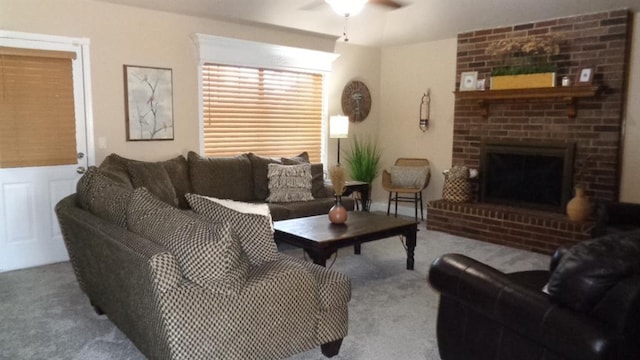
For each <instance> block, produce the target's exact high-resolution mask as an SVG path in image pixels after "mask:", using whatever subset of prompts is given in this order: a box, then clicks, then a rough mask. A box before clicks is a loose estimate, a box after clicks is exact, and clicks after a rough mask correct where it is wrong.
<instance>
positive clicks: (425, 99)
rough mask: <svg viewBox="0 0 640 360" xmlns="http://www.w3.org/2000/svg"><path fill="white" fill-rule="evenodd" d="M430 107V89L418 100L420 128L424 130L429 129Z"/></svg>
mask: <svg viewBox="0 0 640 360" xmlns="http://www.w3.org/2000/svg"><path fill="white" fill-rule="evenodd" d="M430 107H431V89H427V92H426V93H425V94H424V95H422V99H421V100H420V130H422V132H426V131H427V129H429V111H430Z"/></svg>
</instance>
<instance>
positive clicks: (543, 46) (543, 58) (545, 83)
mask: <svg viewBox="0 0 640 360" xmlns="http://www.w3.org/2000/svg"><path fill="white" fill-rule="evenodd" d="M559 52H560V39H559V38H558V37H557V36H555V35H553V34H550V35H541V36H527V37H521V38H508V39H502V40H499V41H496V42H494V43H492V44H491V45H490V46H489V47H488V48H487V50H486V53H487V55H490V56H492V57H493V58H494V63H495V65H496V66H495V67H494V68H493V70H492V71H491V89H492V90H500V89H521V88H536V87H553V86H555V81H556V80H555V77H556V76H555V71H556V65H555V63H554V62H553V61H552V60H553V56H554V55H557V54H558V53H559Z"/></svg>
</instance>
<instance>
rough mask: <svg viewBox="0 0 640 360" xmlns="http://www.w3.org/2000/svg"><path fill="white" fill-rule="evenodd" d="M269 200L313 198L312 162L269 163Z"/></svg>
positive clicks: (305, 199) (304, 199) (289, 200)
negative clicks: (293, 163) (292, 163)
mask: <svg viewBox="0 0 640 360" xmlns="http://www.w3.org/2000/svg"><path fill="white" fill-rule="evenodd" d="M267 177H268V178H269V196H268V197H267V201H269V202H293V201H308V200H313V195H312V194H311V178H312V177H311V164H300V165H278V164H269V171H268V173H267Z"/></svg>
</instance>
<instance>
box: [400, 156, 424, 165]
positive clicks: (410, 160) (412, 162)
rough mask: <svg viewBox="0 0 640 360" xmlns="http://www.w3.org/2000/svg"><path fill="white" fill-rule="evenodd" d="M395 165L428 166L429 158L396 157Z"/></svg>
mask: <svg viewBox="0 0 640 360" xmlns="http://www.w3.org/2000/svg"><path fill="white" fill-rule="evenodd" d="M395 165H396V166H429V160H427V159H420V158H398V159H397V160H396V164H395Z"/></svg>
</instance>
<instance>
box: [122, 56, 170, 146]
mask: <svg viewBox="0 0 640 360" xmlns="http://www.w3.org/2000/svg"><path fill="white" fill-rule="evenodd" d="M123 71H124V96H125V98H124V102H125V118H126V127H127V141H153V140H173V126H174V124H173V79H172V71H171V69H166V68H158V67H149V66H135V65H123Z"/></svg>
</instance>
